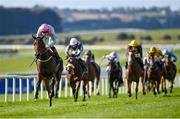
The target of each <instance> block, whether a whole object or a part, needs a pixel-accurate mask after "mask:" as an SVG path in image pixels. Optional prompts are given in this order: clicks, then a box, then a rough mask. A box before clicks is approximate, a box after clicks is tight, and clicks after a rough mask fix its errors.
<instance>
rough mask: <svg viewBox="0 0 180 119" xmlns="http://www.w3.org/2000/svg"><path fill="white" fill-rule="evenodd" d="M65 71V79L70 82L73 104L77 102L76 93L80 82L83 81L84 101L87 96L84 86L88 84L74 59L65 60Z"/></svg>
mask: <svg viewBox="0 0 180 119" xmlns="http://www.w3.org/2000/svg"><path fill="white" fill-rule="evenodd" d="M66 70H67V78H68V80H69V81H70V86H71V88H72V92H73V96H74V102H77V99H78V91H79V88H80V84H81V81H83V91H84V93H83V94H84V96H83V101H85V100H86V94H87V87H86V86H87V83H88V79H86V78H84V77H83V70H82V68H81V66H80V64H79V63H78V61H77V59H76V58H75V57H69V58H68V59H67V64H66Z"/></svg>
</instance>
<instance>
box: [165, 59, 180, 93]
mask: <svg viewBox="0 0 180 119" xmlns="http://www.w3.org/2000/svg"><path fill="white" fill-rule="evenodd" d="M164 67H165V69H166V76H165V77H164V80H163V84H162V86H163V87H162V91H163V92H164V94H166V93H167V89H166V79H167V80H168V81H169V82H170V83H171V85H170V93H172V90H173V83H174V80H175V77H176V73H177V67H176V65H175V64H174V63H173V62H172V61H171V57H170V56H165V57H164Z"/></svg>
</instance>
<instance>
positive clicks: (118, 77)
mask: <svg viewBox="0 0 180 119" xmlns="http://www.w3.org/2000/svg"><path fill="white" fill-rule="evenodd" d="M108 67H109V71H108V80H109V97H110V98H111V92H112V89H113V98H117V95H118V91H119V86H120V84H122V83H123V79H122V68H121V67H119V66H118V65H117V64H116V62H114V61H113V60H110V61H109V63H108Z"/></svg>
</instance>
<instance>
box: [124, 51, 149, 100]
mask: <svg viewBox="0 0 180 119" xmlns="http://www.w3.org/2000/svg"><path fill="white" fill-rule="evenodd" d="M140 78H141V82H142V89H143V94H146V93H145V88H144V78H143V69H142V68H141V66H140V65H139V63H138V62H137V61H136V59H135V56H134V53H133V52H129V53H128V67H127V71H126V79H127V86H128V96H129V97H131V83H132V81H134V82H136V88H135V91H136V99H137V94H138V85H139V80H140Z"/></svg>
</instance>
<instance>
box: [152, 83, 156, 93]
mask: <svg viewBox="0 0 180 119" xmlns="http://www.w3.org/2000/svg"><path fill="white" fill-rule="evenodd" d="M152 88H153V93H154V95H156V94H157V93H156V82H155V81H152Z"/></svg>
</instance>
